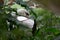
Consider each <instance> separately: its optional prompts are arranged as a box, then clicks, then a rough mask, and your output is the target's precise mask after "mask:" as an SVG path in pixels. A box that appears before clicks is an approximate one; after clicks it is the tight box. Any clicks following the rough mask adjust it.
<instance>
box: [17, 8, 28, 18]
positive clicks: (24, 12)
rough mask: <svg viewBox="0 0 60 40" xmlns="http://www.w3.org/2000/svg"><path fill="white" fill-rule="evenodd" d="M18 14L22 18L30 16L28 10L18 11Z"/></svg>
mask: <svg viewBox="0 0 60 40" xmlns="http://www.w3.org/2000/svg"><path fill="white" fill-rule="evenodd" d="M17 14H18V15H21V16H25V17H27V16H29V11H27V10H26V9H23V8H22V9H18V10H17Z"/></svg>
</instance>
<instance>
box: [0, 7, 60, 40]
mask: <svg viewBox="0 0 60 40" xmlns="http://www.w3.org/2000/svg"><path fill="white" fill-rule="evenodd" d="M32 10H33V12H35V15H34V14H33V13H32V12H31V14H30V15H31V18H36V19H35V20H36V22H37V24H36V25H37V26H36V31H35V35H34V36H33V35H32V31H31V30H28V29H27V28H26V29H24V27H23V29H21V28H16V29H13V30H11V31H8V30H7V28H8V26H7V23H6V18H7V13H6V11H11V10H10V9H8V8H7V9H5V8H2V11H3V12H2V11H1V12H0V40H53V39H54V38H55V37H57V36H60V30H59V29H60V28H59V27H60V25H59V24H60V17H59V16H56V15H55V14H54V13H53V12H51V11H49V10H47V9H43V8H35V9H32ZM12 11H14V10H12ZM17 27H18V26H17ZM21 27H22V26H21ZM24 30H26V31H24Z"/></svg>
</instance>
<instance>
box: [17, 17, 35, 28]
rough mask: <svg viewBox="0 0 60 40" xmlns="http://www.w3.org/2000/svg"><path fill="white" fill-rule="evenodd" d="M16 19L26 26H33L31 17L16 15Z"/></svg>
mask: <svg viewBox="0 0 60 40" xmlns="http://www.w3.org/2000/svg"><path fill="white" fill-rule="evenodd" d="M17 20H18V21H19V22H21V21H22V22H21V23H22V24H23V25H26V26H27V27H28V28H33V25H34V20H32V19H28V18H26V17H23V16H18V17H17Z"/></svg>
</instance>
